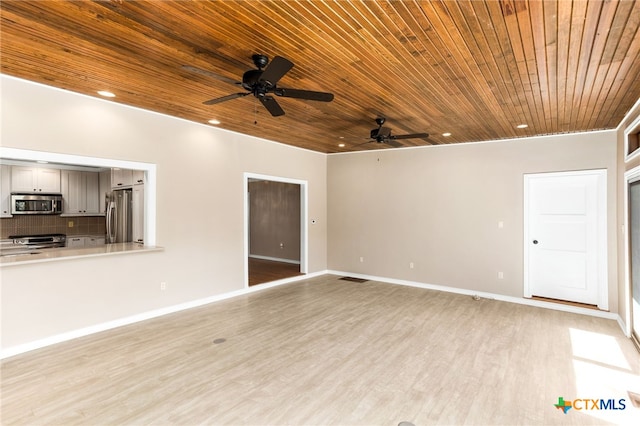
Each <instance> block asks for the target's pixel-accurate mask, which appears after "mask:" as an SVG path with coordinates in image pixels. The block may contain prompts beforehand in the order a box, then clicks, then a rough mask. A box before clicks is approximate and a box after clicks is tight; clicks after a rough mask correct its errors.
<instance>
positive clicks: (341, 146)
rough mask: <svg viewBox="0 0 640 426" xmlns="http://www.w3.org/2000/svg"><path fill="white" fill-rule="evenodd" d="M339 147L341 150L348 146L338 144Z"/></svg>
mask: <svg viewBox="0 0 640 426" xmlns="http://www.w3.org/2000/svg"><path fill="white" fill-rule="evenodd" d="M338 146H339V147H340V148H344V147H345V146H346V145H345V144H343V143H341V144H338Z"/></svg>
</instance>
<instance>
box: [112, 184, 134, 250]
mask: <svg viewBox="0 0 640 426" xmlns="http://www.w3.org/2000/svg"><path fill="white" fill-rule="evenodd" d="M131 199H132V191H131V189H118V190H116V191H111V192H110V193H107V197H106V203H107V210H106V211H107V244H112V243H127V242H130V241H131V240H132V224H133V221H132V209H131Z"/></svg>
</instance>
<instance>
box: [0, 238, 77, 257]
mask: <svg viewBox="0 0 640 426" xmlns="http://www.w3.org/2000/svg"><path fill="white" fill-rule="evenodd" d="M66 241H67V236H66V235H64V234H42V235H10V236H9V239H7V240H2V241H0V256H19V255H23V254H38V253H41V251H42V250H46V249H51V248H58V247H64V246H65V244H66Z"/></svg>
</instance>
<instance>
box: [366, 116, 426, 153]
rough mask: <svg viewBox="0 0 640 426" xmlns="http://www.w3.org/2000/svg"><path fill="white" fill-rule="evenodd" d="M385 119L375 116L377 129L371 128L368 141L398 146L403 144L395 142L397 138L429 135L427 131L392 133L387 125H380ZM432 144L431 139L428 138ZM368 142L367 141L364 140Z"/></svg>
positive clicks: (417, 137) (416, 137) (421, 137)
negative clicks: (406, 133) (408, 133)
mask: <svg viewBox="0 0 640 426" xmlns="http://www.w3.org/2000/svg"><path fill="white" fill-rule="evenodd" d="M386 121H387V119H386V118H384V117H378V118H376V124H377V125H378V128H377V129H372V130H371V132H370V134H369V138H370V139H372V140H371V141H369V142H374V141H375V142H377V143H383V144H387V145H389V146H392V147H394V148H398V147H401V146H403V145H402V142H397V140H398V139H427V138H428V137H429V133H412V134H410V135H392V134H391V129H390V128H388V127H382V125H383V124H384V123H385V122H386ZM429 142H431V143H432V144H433V143H434V142H432V141H431V140H429ZM365 143H368V142H365Z"/></svg>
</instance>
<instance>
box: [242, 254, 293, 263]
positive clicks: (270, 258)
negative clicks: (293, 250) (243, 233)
mask: <svg viewBox="0 0 640 426" xmlns="http://www.w3.org/2000/svg"><path fill="white" fill-rule="evenodd" d="M249 257H250V258H252V259H261V260H272V261H274V262H283V263H292V264H294V265H299V264H300V261H299V260H293V259H282V258H280V257H271V256H260V255H259V254H250V255H249Z"/></svg>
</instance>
